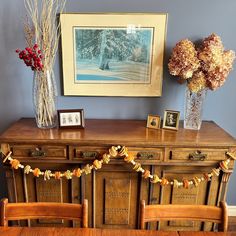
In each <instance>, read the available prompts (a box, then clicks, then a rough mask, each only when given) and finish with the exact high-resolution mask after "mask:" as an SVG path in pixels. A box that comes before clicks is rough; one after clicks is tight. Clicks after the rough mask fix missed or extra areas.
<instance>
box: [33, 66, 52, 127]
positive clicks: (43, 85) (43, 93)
mask: <svg viewBox="0 0 236 236" xmlns="http://www.w3.org/2000/svg"><path fill="white" fill-rule="evenodd" d="M56 100H57V91H56V82H55V77H54V73H53V71H52V70H47V71H35V72H34V83H33V105H34V112H35V119H36V123H37V126H38V127H39V128H42V129H49V128H53V127H55V126H56V125H57V108H56Z"/></svg>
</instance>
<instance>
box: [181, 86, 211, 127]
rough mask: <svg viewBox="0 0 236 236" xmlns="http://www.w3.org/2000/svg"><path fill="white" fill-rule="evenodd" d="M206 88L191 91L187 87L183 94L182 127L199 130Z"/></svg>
mask: <svg viewBox="0 0 236 236" xmlns="http://www.w3.org/2000/svg"><path fill="white" fill-rule="evenodd" d="M206 94H207V89H203V90H202V91H200V92H197V93H194V92H191V91H190V90H189V89H188V87H187V88H186V94H185V113H184V128H185V129H193V130H199V129H200V128H201V124H202V112H203V105H204V100H205V97H206Z"/></svg>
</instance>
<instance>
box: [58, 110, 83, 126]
mask: <svg viewBox="0 0 236 236" xmlns="http://www.w3.org/2000/svg"><path fill="white" fill-rule="evenodd" d="M57 114H58V125H59V128H84V110H83V109H70V110H58V111H57Z"/></svg>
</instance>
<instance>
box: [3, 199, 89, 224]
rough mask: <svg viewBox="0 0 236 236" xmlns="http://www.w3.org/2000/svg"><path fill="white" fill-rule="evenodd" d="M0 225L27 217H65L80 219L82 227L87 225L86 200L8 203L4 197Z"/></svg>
mask: <svg viewBox="0 0 236 236" xmlns="http://www.w3.org/2000/svg"><path fill="white" fill-rule="evenodd" d="M0 212H1V218H0V226H8V221H9V220H28V219H65V220H78V221H81V224H82V227H83V228H87V227H88V200H87V199H84V201H83V204H71V203H51V202H32V203H8V199H6V198H4V199H3V200H1V202H0Z"/></svg>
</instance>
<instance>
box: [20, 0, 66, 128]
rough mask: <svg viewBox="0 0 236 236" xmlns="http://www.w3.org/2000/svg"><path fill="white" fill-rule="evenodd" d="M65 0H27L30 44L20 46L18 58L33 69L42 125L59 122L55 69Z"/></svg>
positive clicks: (38, 120)
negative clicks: (59, 22)
mask: <svg viewBox="0 0 236 236" xmlns="http://www.w3.org/2000/svg"><path fill="white" fill-rule="evenodd" d="M65 1H66V0H24V3H25V8H26V10H27V13H28V15H29V17H30V18H31V21H28V20H27V21H26V22H25V24H24V31H25V38H26V43H27V47H26V48H25V49H24V50H20V49H17V50H16V53H18V55H19V58H20V59H22V60H23V61H24V63H25V64H26V66H29V67H30V68H31V69H32V70H33V71H34V85H33V103H34V110H35V118H36V123H37V126H38V127H39V128H52V127H54V126H56V124H57V112H56V95H57V92H56V83H55V78H54V73H53V67H54V62H55V56H56V52H57V48H58V42H59V25H58V24H57V22H56V19H57V14H58V13H60V12H62V10H63V9H64V6H65Z"/></svg>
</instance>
